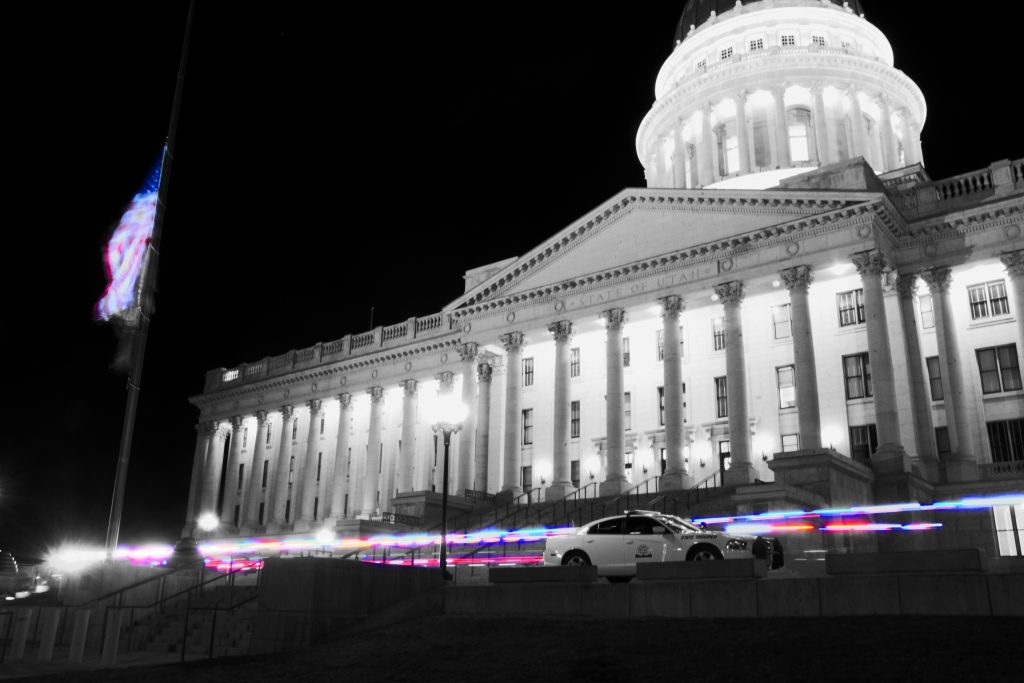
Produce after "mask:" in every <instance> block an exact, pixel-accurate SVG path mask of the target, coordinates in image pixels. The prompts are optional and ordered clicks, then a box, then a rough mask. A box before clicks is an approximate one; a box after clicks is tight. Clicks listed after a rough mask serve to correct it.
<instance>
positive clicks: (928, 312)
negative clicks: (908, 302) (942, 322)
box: [917, 294, 935, 330]
mask: <svg viewBox="0 0 1024 683" xmlns="http://www.w3.org/2000/svg"><path fill="white" fill-rule="evenodd" d="M917 302H918V305H919V306H920V307H921V329H923V330H930V329H933V328H934V327H935V310H934V309H933V308H932V306H933V303H932V295H931V294H922V295H921V296H919V297H918V298H917Z"/></svg>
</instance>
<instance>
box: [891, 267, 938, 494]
mask: <svg viewBox="0 0 1024 683" xmlns="http://www.w3.org/2000/svg"><path fill="white" fill-rule="evenodd" d="M896 292H897V294H898V295H899V301H900V317H901V318H902V323H903V339H904V340H905V342H906V345H907V378H908V379H909V380H910V403H911V406H910V414H911V417H912V419H913V421H914V440H915V441H917V457H918V460H919V461H920V463H921V469H922V476H923V477H924V478H925V479H927V480H928V481H930V482H934V483H938V481H939V461H938V456H937V455H936V452H935V428H934V426H933V425H932V404H931V397H930V396H929V395H928V390H927V388H926V384H925V377H924V359H923V358H922V356H921V339H920V336H919V335H918V331H917V312H916V311H915V310H914V301H915V299H917V275H916V274H914V273H900V274H899V279H897V280H896Z"/></svg>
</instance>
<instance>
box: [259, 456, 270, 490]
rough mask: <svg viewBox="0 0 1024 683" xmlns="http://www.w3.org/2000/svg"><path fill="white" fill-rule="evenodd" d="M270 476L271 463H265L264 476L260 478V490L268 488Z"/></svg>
mask: <svg viewBox="0 0 1024 683" xmlns="http://www.w3.org/2000/svg"><path fill="white" fill-rule="evenodd" d="M268 476H270V461H269V460H264V461H263V476H262V477H261V478H260V488H264V489H265V488H267V477H268Z"/></svg>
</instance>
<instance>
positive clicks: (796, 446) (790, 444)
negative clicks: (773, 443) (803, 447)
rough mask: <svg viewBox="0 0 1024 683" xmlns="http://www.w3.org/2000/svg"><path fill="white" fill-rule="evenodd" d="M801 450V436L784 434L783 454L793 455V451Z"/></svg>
mask: <svg viewBox="0 0 1024 683" xmlns="http://www.w3.org/2000/svg"><path fill="white" fill-rule="evenodd" d="M798 450H800V435H799V434H783V435H782V452H783V453H792V452H793V451H798Z"/></svg>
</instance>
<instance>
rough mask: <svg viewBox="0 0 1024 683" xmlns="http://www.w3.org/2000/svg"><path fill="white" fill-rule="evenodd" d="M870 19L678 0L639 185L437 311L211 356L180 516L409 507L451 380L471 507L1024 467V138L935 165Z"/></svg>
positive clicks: (819, 499) (1012, 478)
mask: <svg viewBox="0 0 1024 683" xmlns="http://www.w3.org/2000/svg"><path fill="white" fill-rule="evenodd" d="M869 19H870V17H869V16H866V15H865V10H864V8H863V7H862V3H861V2H859V0H847V1H846V2H843V1H837V0H831V1H830V0H758V1H753V2H737V1H727V0H690V1H689V2H688V3H687V4H686V6H685V8H684V10H683V14H682V18H681V19H680V22H679V26H678V30H677V33H676V41H675V46H674V49H672V50H671V53H670V54H668V55H667V59H666V60H665V62H664V64H663V66H662V67H661V70H660V72H659V74H658V77H657V81H656V84H655V91H654V97H655V99H654V103H653V105H652V106H651V108H650V111H649V112H648V113H647V115H646V116H645V117H644V118H643V120H642V122H641V123H640V127H639V130H638V132H637V135H636V155H637V163H639V164H640V165H641V166H642V167H643V169H644V174H645V177H646V183H647V186H646V187H642V188H627V189H624V190H622V191H621V192H619V193H618V194H616V195H614V196H612V197H610V198H608V199H607V200H606V201H604V202H603V203H601V204H600V205H599V206H597V207H595V208H593V209H591V210H589V211H587V212H586V213H585V214H584V215H583V216H582V217H581V218H580V219H578V220H576V221H574V222H573V223H571V224H569V225H566V226H564V227H561V228H560V229H557V230H555V227H557V226H553V229H552V234H551V236H550V237H549V238H548V239H546V240H544V241H543V242H542V243H540V244H538V245H535V246H532V247H531V246H530V245H527V244H523V245H521V247H522V248H523V250H524V251H523V252H522V253H521V255H519V256H512V255H510V256H509V258H507V259H506V260H503V261H499V262H497V263H491V264H481V265H480V266H479V267H477V268H474V269H472V270H470V271H468V272H466V273H465V274H464V276H463V277H464V280H465V291H464V293H463V294H462V295H461V296H459V297H458V298H457V299H455V300H454V301H451V302H449V303H448V304H447V305H445V306H443V307H442V308H441V309H440V310H439V311H434V312H429V313H428V314H426V315H424V316H422V317H416V318H410V319H408V320H404V321H397V322H395V324H391V325H386V326H381V327H376V328H374V329H371V330H363V331H359V330H353V332H352V334H349V335H347V336H345V337H342V338H341V339H337V340H333V341H328V342H324V343H317V344H314V345H312V346H309V347H307V348H304V349H301V350H298V351H288V352H287V353H282V354H280V355H275V356H270V357H266V358H263V359H253V360H252V361H251V362H247V363H242V364H240V365H238V366H236V367H232V368H217V369H214V370H211V371H209V372H208V373H207V374H206V380H205V386H204V390H203V392H202V394H200V395H198V396H195V397H193V398H192V399H191V402H192V403H193V404H194V405H195V406H196V407H197V408H198V409H199V417H198V424H197V439H196V448H195V452H194V460H193V462H194V465H193V470H192V480H191V488H190V491H189V503H188V511H187V519H186V520H185V529H184V533H185V534H186V535H193V534H196V535H201V532H199V530H198V528H197V520H198V519H199V517H200V516H201V515H203V514H209V513H213V514H216V515H217V516H218V518H219V519H220V527H219V529H218V532H217V533H218V534H220V535H224V534H228V535H230V534H272V533H273V534H280V533H288V532H308V531H310V530H315V529H320V528H322V527H324V526H327V527H330V528H337V529H342V528H344V527H345V525H346V524H350V525H351V524H354V523H357V522H358V521H360V520H373V519H380V518H381V516H382V515H386V514H387V513H393V512H399V513H403V514H408V515H410V516H416V515H424V514H426V512H425V511H426V510H427V509H428V508H429V506H430V504H431V503H430V501H431V500H433V497H435V496H437V495H438V494H439V492H440V491H441V490H442V487H443V483H442V479H443V476H442V460H443V446H442V445H441V444H440V437H438V436H436V435H435V433H434V432H433V430H432V428H431V422H432V421H433V419H432V415H433V413H434V409H435V407H436V405H437V403H438V401H439V397H443V396H444V395H446V394H452V395H454V396H455V397H458V398H459V399H460V400H461V401H462V402H463V403H464V404H465V405H466V406H467V407H468V409H469V414H468V417H467V419H466V420H465V422H464V424H463V426H462V429H461V430H460V431H459V432H458V433H457V434H455V435H454V436H453V437H452V445H451V475H450V477H449V493H450V494H451V495H452V496H453V500H454V501H456V502H459V501H461V503H462V504H464V506H469V505H472V504H474V503H476V502H478V501H480V500H482V499H485V498H489V497H490V495H492V494H493V495H497V496H498V497H499V499H504V500H514V499H515V498H516V497H517V496H521V494H523V493H524V492H527V491H529V492H533V494H534V497H533V500H544V501H553V500H560V499H563V498H565V497H567V496H573V495H577V496H578V495H580V493H576V492H581V493H582V492H583V491H586V494H585V495H588V496H616V495H619V494H621V493H623V492H625V491H627V490H629V489H631V488H633V487H636V486H638V485H642V484H644V483H645V482H646V483H647V486H648V487H651V486H653V485H655V484H656V486H657V490H659V491H661V492H672V491H677V490H686V489H690V488H691V487H694V486H697V485H704V486H708V485H709V482H710V483H711V484H712V485H713V486H715V487H718V488H719V489H720V490H721V492H722V495H723V496H727V497H728V498H727V499H726V500H728V501H729V503H728V505H730V506H731V507H732V509H733V511H748V512H749V511H755V512H756V511H760V510H765V509H779V508H787V509H788V508H790V507H793V506H797V507H800V506H810V505H821V504H857V503H862V504H863V503H872V502H890V501H905V500H922V501H924V500H928V501H930V500H938V499H944V498H946V497H949V496H960V495H968V494H972V493H980V492H992V491H1005V490H1022V489H1024V385H1022V381H1021V351H1022V348H1021V342H1022V339H1024V238H1022V235H1021V231H1022V227H1024V159H1017V160H993V161H992V163H991V164H990V165H989V166H988V167H987V168H982V169H974V170H971V169H964V170H965V171H967V172H965V173H963V174H962V175H959V176H956V177H953V178H931V177H930V176H929V174H928V171H927V166H926V158H925V155H924V151H925V150H922V147H921V141H920V136H921V131H922V129H923V128H924V126H925V125H926V122H927V106H926V102H925V96H924V94H923V93H922V92H921V90H920V89H919V88H918V87H917V86H916V85H915V84H914V82H913V81H912V80H911V79H910V78H909V77H908V76H907V75H906V74H904V73H903V72H902V71H900V70H899V69H898V68H897V65H895V64H894V58H893V50H892V47H891V45H890V43H889V41H888V39H887V38H886V36H885V35H883V34H882V33H881V31H879V30H878V29H877V28H876V27H875V26H873V25H872V24H871V23H870V21H869ZM528 247H529V248H528ZM450 276H451V277H457V275H456V274H454V273H452V274H450ZM651 490H653V489H651ZM1011 512H1012V511H1010V512H999V511H997V514H996V515H995V517H994V521H993V522H992V523H993V524H994V527H993V529H989V530H987V531H986V532H985V533H988V534H989V536H992V537H995V535H996V534H995V533H993V532H1002V531H1003V530H1004V528H1003V527H1005V526H1006V525H1007V524H1009V525H1010V526H1011V527H1013V526H1016V527H1020V526H1024V519H1017V517H1016V515H1014V514H1011ZM990 521H991V520H990ZM964 538H967V540H968V541H970V542H971V543H983V542H984V540H983V539H982V540H978V539H977V538H975V537H974V536H970V537H964ZM999 538H1000V539H1002V538H1003V536H1000V537H999ZM1002 542H1003V541H1002V540H1000V543H1002ZM994 544H995V541H993V542H992V543H990V544H989V545H991V546H992V547H993V548H994V547H995V545H994ZM1018 544H1019V541H1018ZM1016 553H1017V554H1019V553H1020V548H1019V545H1018V547H1017V550H1016Z"/></svg>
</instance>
